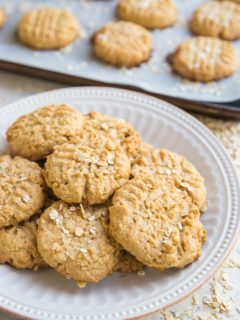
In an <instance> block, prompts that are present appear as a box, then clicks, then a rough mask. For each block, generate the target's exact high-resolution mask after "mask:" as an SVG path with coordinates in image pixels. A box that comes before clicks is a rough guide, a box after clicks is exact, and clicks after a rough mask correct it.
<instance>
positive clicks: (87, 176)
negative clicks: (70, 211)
mask: <svg viewBox="0 0 240 320" xmlns="http://www.w3.org/2000/svg"><path fill="white" fill-rule="evenodd" d="M130 170H131V165H130V160H129V159H128V157H127V156H126V154H125V152H124V151H123V149H122V148H121V146H119V145H117V144H115V143H113V142H112V141H111V140H108V139H106V138H104V137H93V138H91V139H87V140H86V141H81V142H78V141H72V142H69V143H65V144H62V145H60V146H58V147H56V148H55V151H54V153H53V154H51V155H50V156H48V157H47V161H46V164H45V169H44V176H45V179H46V182H47V184H48V186H49V187H50V188H51V189H52V190H53V192H54V193H55V195H56V196H57V197H58V198H60V199H62V200H64V201H66V202H68V203H80V202H85V203H88V204H98V203H104V202H105V201H106V200H107V199H108V198H109V197H110V196H111V195H112V194H113V192H114V191H115V190H116V189H117V188H119V187H120V186H121V185H123V184H124V183H125V182H126V181H127V180H128V178H129V175H130Z"/></svg>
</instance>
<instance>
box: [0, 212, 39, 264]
mask: <svg viewBox="0 0 240 320" xmlns="http://www.w3.org/2000/svg"><path fill="white" fill-rule="evenodd" d="M0 263H8V264H10V265H12V266H13V267H15V268H18V269H34V270H36V269H37V268H38V267H43V266H45V263H44V262H43V260H42V257H41V256H40V254H39V252H38V249H37V223H36V218H33V219H31V220H30V221H27V222H23V223H21V224H19V225H17V226H12V227H7V228H2V229H0Z"/></svg>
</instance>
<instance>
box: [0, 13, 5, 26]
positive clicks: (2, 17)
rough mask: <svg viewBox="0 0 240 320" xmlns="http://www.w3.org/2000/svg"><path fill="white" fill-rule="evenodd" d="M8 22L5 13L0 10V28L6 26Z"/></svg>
mask: <svg viewBox="0 0 240 320" xmlns="http://www.w3.org/2000/svg"><path fill="white" fill-rule="evenodd" d="M5 20H6V16H5V12H4V10H3V9H1V8H0V28H1V27H3V26H4V24H5Z"/></svg>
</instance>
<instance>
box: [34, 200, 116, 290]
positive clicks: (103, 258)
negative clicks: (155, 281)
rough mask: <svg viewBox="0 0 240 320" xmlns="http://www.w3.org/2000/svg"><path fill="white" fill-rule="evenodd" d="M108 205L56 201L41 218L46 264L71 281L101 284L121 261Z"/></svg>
mask: <svg viewBox="0 0 240 320" xmlns="http://www.w3.org/2000/svg"><path fill="white" fill-rule="evenodd" d="M108 226H109V215H108V207H107V206H106V205H99V206H85V205H82V204H80V206H79V205H78V206H73V205H68V204H66V203H65V202H63V201H58V202H55V203H54V204H53V205H52V206H51V207H50V208H48V209H47V210H46V211H45V212H44V213H43V215H42V216H41V217H40V220H39V224H38V233H37V241H38V249H39V251H40V253H41V255H42V257H43V259H44V260H45V262H46V263H47V264H48V265H50V266H51V267H52V268H54V269H55V270H56V271H58V272H59V273H61V274H63V275H64V276H66V277H67V278H68V279H73V280H75V281H77V282H78V283H79V285H80V286H84V283H89V282H93V283H95V282H98V281H100V280H101V279H103V278H104V277H105V276H107V275H108V274H109V273H110V272H112V269H113V267H114V265H116V263H117V262H118V261H119V258H120V255H121V247H120V246H119V245H118V244H117V243H116V242H115V241H114V240H113V239H112V238H111V237H110V235H109V233H108Z"/></svg>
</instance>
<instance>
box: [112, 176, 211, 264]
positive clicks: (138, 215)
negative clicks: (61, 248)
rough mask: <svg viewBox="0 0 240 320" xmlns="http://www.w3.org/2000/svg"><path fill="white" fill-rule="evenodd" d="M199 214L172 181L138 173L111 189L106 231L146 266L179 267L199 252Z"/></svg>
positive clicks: (201, 236)
mask: <svg viewBox="0 0 240 320" xmlns="http://www.w3.org/2000/svg"><path fill="white" fill-rule="evenodd" d="M199 216H200V212H199V209H198V207H197V206H196V205H195V204H194V203H193V202H192V198H191V197H190V196H189V195H188V193H187V192H186V191H184V190H181V189H178V188H177V187H176V186H175V185H174V183H173V181H172V180H168V179H166V178H165V177H164V176H161V175H155V176H153V175H151V174H147V175H145V174H140V175H138V176H137V177H135V178H133V179H132V180H130V181H129V182H127V183H126V184H125V185H124V186H122V187H121V188H120V189H118V190H117V191H116V192H115V194H114V197H113V200H112V207H110V233H111V234H112V236H113V237H114V238H115V239H116V241H118V242H119V243H120V244H121V245H122V246H123V247H124V249H125V250H127V251H128V252H130V253H131V254H133V255H134V256H135V257H136V258H137V259H138V260H139V261H141V262H142V263H144V264H145V265H147V266H149V267H153V268H156V269H159V270H164V269H169V268H173V267H175V268H183V267H184V266H186V265H188V264H190V263H191V262H193V261H194V260H196V259H198V258H199V257H200V255H201V247H202V244H203V243H204V241H205V230H204V228H203V226H202V224H201V223H200V221H199Z"/></svg>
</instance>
